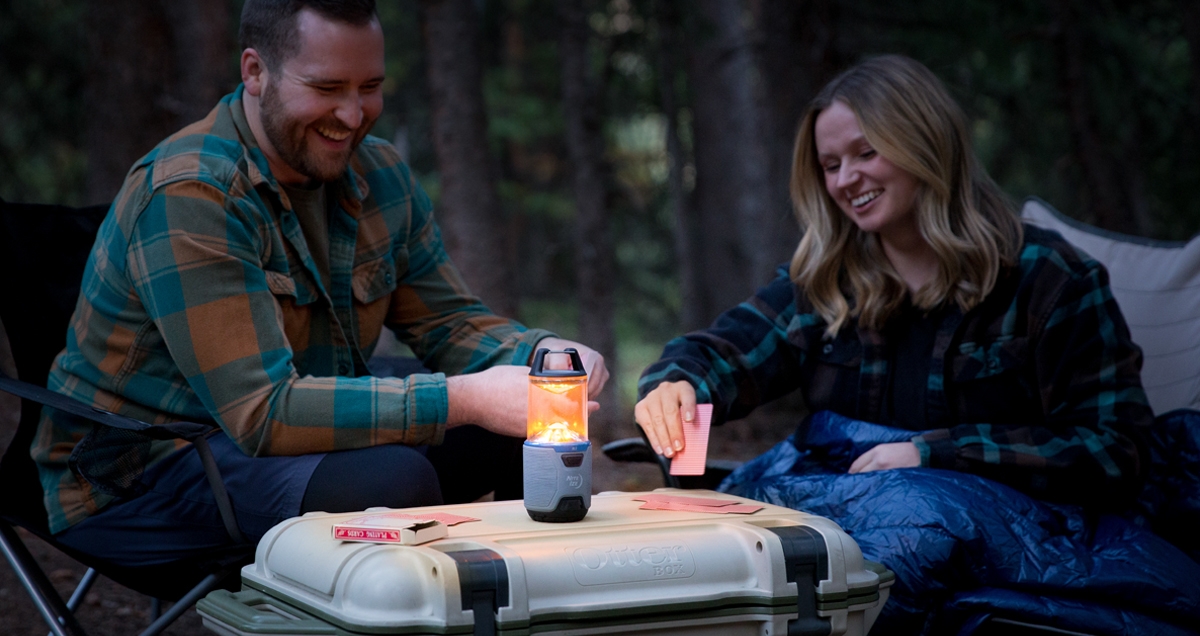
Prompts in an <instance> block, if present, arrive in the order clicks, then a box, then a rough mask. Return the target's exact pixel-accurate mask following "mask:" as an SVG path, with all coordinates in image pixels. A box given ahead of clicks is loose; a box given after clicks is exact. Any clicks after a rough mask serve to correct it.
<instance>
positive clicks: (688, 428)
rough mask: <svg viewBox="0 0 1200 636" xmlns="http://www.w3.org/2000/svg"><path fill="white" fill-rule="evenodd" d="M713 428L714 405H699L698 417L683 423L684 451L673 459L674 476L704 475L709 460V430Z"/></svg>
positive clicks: (677, 453)
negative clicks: (705, 465)
mask: <svg viewBox="0 0 1200 636" xmlns="http://www.w3.org/2000/svg"><path fill="white" fill-rule="evenodd" d="M711 426H712V405H711V404H697V405H696V416H695V417H694V418H692V421H691V422H684V423H683V450H681V451H677V452H676V453H675V457H673V458H672V459H671V474H672V475H703V474H704V462H705V461H706V460H707V459H708V429H709V428H710V427H711Z"/></svg>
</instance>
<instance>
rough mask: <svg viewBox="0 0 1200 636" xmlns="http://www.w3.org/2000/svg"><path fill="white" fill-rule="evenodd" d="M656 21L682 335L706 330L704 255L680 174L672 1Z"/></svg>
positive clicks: (676, 27) (661, 6) (659, 9)
mask: <svg viewBox="0 0 1200 636" xmlns="http://www.w3.org/2000/svg"><path fill="white" fill-rule="evenodd" d="M655 18H656V20H657V22H658V89H659V95H660V99H661V100H662V111H663V113H664V115H665V116H666V120H667V122H666V123H667V125H666V146H667V162H668V163H667V189H668V193H669V196H670V199H671V210H672V216H673V217H674V219H675V237H674V238H675V240H674V244H675V260H676V262H677V263H678V269H679V288H680V295H681V296H682V302H681V303H680V308H681V315H680V321H681V322H682V323H683V328H684V330H685V331H694V330H696V329H703V328H704V327H705V326H707V323H706V322H705V317H706V316H707V309H706V308H705V305H704V291H703V289H702V288H701V287H700V272H701V271H702V270H703V266H704V263H703V258H702V257H703V254H701V253H700V251H699V250H698V249H697V246H698V245H699V234H700V221H699V219H698V218H696V214H695V209H694V208H693V206H691V205H690V203H691V201H690V200H689V199H688V192H687V187H686V184H685V183H684V174H683V170H684V166H686V165H687V164H688V163H689V161H688V156H687V153H686V151H685V150H684V148H683V144H682V142H681V141H680V139H679V101H678V98H677V95H676V89H675V81H676V79H677V76H678V73H679V59H678V57H677V53H678V51H679V49H680V46H681V45H682V38H681V37H680V23H681V18H680V15H679V7H678V5H677V4H676V2H675V0H659V1H658V2H657V3H656V6H655Z"/></svg>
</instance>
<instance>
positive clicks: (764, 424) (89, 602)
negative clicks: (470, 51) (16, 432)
mask: <svg viewBox="0 0 1200 636" xmlns="http://www.w3.org/2000/svg"><path fill="white" fill-rule="evenodd" d="M0 406H2V405H0ZM791 408H794V407H791ZM798 417H799V416H798V415H797V414H796V411H794V410H790V407H789V406H788V405H786V404H785V405H784V406H781V407H777V408H771V409H760V412H759V413H756V414H754V415H753V416H752V417H751V418H747V419H746V420H743V421H741V422H735V423H731V424H730V425H729V426H722V427H715V428H714V429H713V431H712V434H711V436H710V438H709V448H710V456H712V457H720V458H722V459H736V460H747V459H750V458H753V457H755V456H756V455H758V454H759V453H761V452H762V451H764V450H766V449H767V448H770V447H771V446H772V445H774V443H775V442H777V441H779V440H781V439H783V438H784V437H786V436H787V435H788V434H789V433H790V432H791V430H792V429H793V428H794V427H795V424H796V422H798V421H799V420H798ZM0 419H3V418H0ZM633 426H634V425H633V424H629V425H628V427H622V428H621V429H620V430H618V431H615V432H616V433H618V435H612V436H611V437H618V436H620V435H631V434H633V431H634V429H633ZM626 428H627V429H628V430H625V429H626ZM11 434H12V432H11V430H5V431H0V444H3V446H0V448H4V447H7V444H8V437H9V436H10V435H11ZM594 441H595V442H597V444H598V445H599V444H603V443H604V442H607V441H611V440H610V439H596V440H594ZM593 462H594V463H593V475H592V479H593V482H592V483H593V490H594V491H595V492H603V491H607V490H620V491H626V492H636V491H645V490H653V489H655V488H658V487H661V486H662V478H661V476H660V475H659V472H658V469H657V468H656V467H654V466H651V465H649V464H618V463H616V462H613V461H612V460H610V459H608V458H607V457H605V456H604V455H603V453H597V454H596V455H595V457H594V458H593ZM22 536H23V537H24V538H25V539H26V542H27V544H28V545H29V547H30V551H31V552H32V553H33V554H34V556H35V558H37V560H38V562H39V563H40V564H41V565H42V568H43V569H44V570H45V572H46V573H47V574H48V575H49V577H50V579H51V581H53V582H54V584H55V586H56V587H57V588H58V590H59V593H60V594H62V595H63V598H67V597H68V596H70V594H71V590H73V589H74V587H75V584H76V583H78V582H79V580H80V578H81V577H82V576H83V574H84V570H85V568H84V567H83V566H81V565H79V564H78V563H76V562H75V561H73V560H72V559H70V558H69V557H67V556H65V555H63V554H62V553H61V552H59V551H58V550H56V549H54V548H52V547H50V546H49V545H47V544H46V543H44V542H42V541H39V540H38V539H36V538H35V537H32V536H31V535H29V534H27V533H24V532H23V531H22ZM77 617H78V618H79V622H80V623H81V625H82V626H83V628H84V630H86V631H87V633H88V634H89V636H126V635H128V634H136V633H138V632H140V631H141V630H143V629H145V627H146V626H147V625H149V623H150V600H149V598H147V597H145V596H142V595H140V594H138V593H137V592H134V591H132V590H130V589H128V588H125V587H122V586H121V585H118V584H116V583H114V582H112V581H110V580H109V579H107V578H105V577H103V576H101V577H99V579H98V580H97V582H96V584H95V586H93V588H92V591H91V592H89V593H88V595H87V596H86V597H85V598H84V602H83V606H82V608H80V610H79V611H78V612H77ZM46 633H47V628H46V625H45V623H44V622H43V621H42V618H41V616H40V615H39V614H38V613H37V610H36V609H35V608H34V606H33V603H32V602H30V600H29V598H28V596H27V595H26V593H25V590H24V588H22V587H21V584H20V582H19V581H18V580H17V578H16V576H15V575H14V573H13V571H12V568H11V567H9V566H8V563H7V562H4V563H0V634H3V635H4V636H45V635H46ZM165 634H166V635H168V636H211V635H212V634H213V632H211V631H209V630H208V629H207V628H205V627H204V626H203V625H202V623H201V619H200V616H199V614H197V613H196V609H195V608H192V609H190V610H188V612H187V613H185V614H184V615H183V617H182V618H181V619H180V620H179V621H177V622H176V623H175V624H173V625H172V626H171V627H170V628H168V629H167V631H166V632H165Z"/></svg>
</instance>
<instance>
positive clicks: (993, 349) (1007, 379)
mask: <svg viewBox="0 0 1200 636" xmlns="http://www.w3.org/2000/svg"><path fill="white" fill-rule="evenodd" d="M1029 346H1030V341H1029V339H1028V338H1026V337H1013V336H1001V337H1000V338H997V339H995V340H991V341H986V342H964V343H962V344H960V345H959V347H958V355H957V356H955V358H954V361H953V363H952V364H951V371H952V373H953V376H952V377H953V383H954V390H953V393H954V394H955V402H956V403H957V410H958V412H959V414H960V417H961V419H962V420H963V421H967V422H994V423H1006V422H1022V421H1025V422H1028V421H1034V419H1036V418H1038V417H1040V415H1039V414H1040V412H1041V408H1040V407H1039V406H1038V404H1037V396H1038V391H1037V387H1035V386H1033V384H1032V381H1031V379H1030V374H1029V373H1027V371H1028V368H1029V367H1028V364H1027V363H1028V361H1029V358H1030V351H1029Z"/></svg>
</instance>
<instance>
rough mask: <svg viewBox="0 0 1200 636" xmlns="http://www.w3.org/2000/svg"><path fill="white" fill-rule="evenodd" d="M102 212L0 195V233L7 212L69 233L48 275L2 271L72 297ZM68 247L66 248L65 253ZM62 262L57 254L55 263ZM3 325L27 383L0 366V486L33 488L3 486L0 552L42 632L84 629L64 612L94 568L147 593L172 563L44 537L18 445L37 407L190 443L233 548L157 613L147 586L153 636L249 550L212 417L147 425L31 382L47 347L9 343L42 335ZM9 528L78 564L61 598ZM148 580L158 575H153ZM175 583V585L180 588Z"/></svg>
mask: <svg viewBox="0 0 1200 636" xmlns="http://www.w3.org/2000/svg"><path fill="white" fill-rule="evenodd" d="M106 210H107V206H103V207H101V206H95V207H92V208H88V209H75V208H67V207H63V206H53V205H31V204H11V203H7V202H4V201H3V200H0V229H4V230H6V232H9V233H13V235H14V236H16V233H17V232H16V230H14V227H15V226H17V223H15V222H13V219H18V218H19V219H37V220H38V221H40V222H42V223H43V224H44V225H43V227H41V228H35V229H33V230H31V231H33V232H35V233H36V234H39V235H45V236H43V237H42V238H45V239H46V240H47V241H48V240H49V236H53V237H54V238H55V239H56V240H57V239H59V237H60V235H62V236H66V235H70V238H71V239H72V242H71V243H70V244H69V246H68V249H67V252H70V253H68V254H65V255H64V254H55V256H54V257H53V258H54V259H55V263H54V264H55V268H53V270H50V271H49V272H48V273H47V271H37V267H36V266H27V265H28V264H25V263H20V262H17V263H16V264H15V265H14V263H12V262H9V263H8V266H9V267H7V268H5V269H6V271H5V272H4V274H5V275H6V276H11V277H13V278H14V279H17V280H21V281H39V280H49V279H48V278H47V276H57V277H59V279H58V280H55V282H56V283H64V284H66V285H67V287H65V289H67V290H68V291H69V292H71V294H72V295H74V296H77V295H78V289H79V284H80V279H81V278H82V271H83V259H82V258H81V257H82V256H83V255H84V254H83V250H84V249H85V248H86V247H87V246H88V245H90V243H91V241H92V240H93V239H94V233H95V231H96V228H97V227H98V226H99V222H100V219H101V218H103V217H104V213H105V211H106ZM55 215H57V216H55ZM60 221H61V225H55V223H56V222H60ZM39 230H40V232H39ZM52 232H53V233H52ZM20 238H21V240H33V241H36V240H37V238H38V236H34V237H32V238H31V237H20ZM72 250H74V251H73V252H72ZM62 256H65V258H59V257H62ZM63 261H67V262H66V263H63ZM67 277H70V278H71V280H67ZM70 284H73V285H74V287H73V288H72V287H70V286H69V285H70ZM0 300H5V301H6V302H4V303H0V305H3V306H0V310H4V311H0V320H3V319H4V318H5V317H12V316H13V314H14V312H15V311H16V309H14V308H13V307H12V303H11V302H9V301H11V299H0ZM5 311H7V312H8V314H7V315H3V314H5ZM66 311H69V308H67V307H64V306H63V305H62V304H61V303H60V304H59V306H56V307H50V308H47V311H45V312H44V313H45V317H44V319H45V320H47V321H49V323H50V325H49V327H48V328H49V330H50V331H54V330H57V329H58V328H59V325H56V324H54V323H58V322H61V321H64V320H65V318H66V317H65V315H64V314H65V312H66ZM41 319H43V316H39V320H41ZM3 324H4V325H5V329H6V331H7V335H8V337H9V339H10V342H11V343H13V349H14V351H13V357H14V362H15V363H16V366H17V371H18V373H20V374H22V376H23V377H27V379H28V380H31V381H22V380H17V379H14V378H12V377H10V376H8V375H7V374H5V373H4V372H3V371H0V391H3V392H6V393H10V394H13V395H16V396H18V397H20V398H21V409H20V414H21V418H20V424H19V425H18V428H17V431H16V435H15V436H14V438H13V441H12V442H11V443H10V444H9V445H8V447H7V448H5V449H3V458H2V459H0V476H3V480H4V482H5V483H6V484H10V485H11V486H12V487H14V488H18V489H29V490H32V489H35V488H36V489H37V492H36V493H34V492H24V491H23V490H22V491H19V492H17V493H15V494H14V493H10V494H9V496H7V497H6V498H5V499H4V500H3V502H2V503H0V551H2V552H3V553H4V557H5V559H6V560H7V561H8V563H9V565H10V566H11V567H12V569H13V571H14V573H15V574H16V576H17V578H18V579H19V580H20V582H21V585H22V586H23V587H24V588H25V591H26V592H27V593H28V595H29V597H30V599H31V601H32V602H33V604H34V606H35V607H36V608H37V610H38V613H39V614H40V615H41V616H42V618H43V619H44V620H45V622H46V624H47V626H48V627H49V629H50V633H51V634H53V635H54V636H86V632H85V631H84V629H83V627H82V625H80V623H79V621H78V620H77V619H76V617H75V614H74V612H75V610H76V609H77V608H78V607H79V605H80V604H81V602H82V601H83V598H84V597H85V596H86V594H87V592H88V591H89V590H90V589H91V587H92V585H93V583H94V582H95V581H96V578H97V577H98V576H99V575H100V574H105V575H106V576H108V577H109V578H112V579H113V580H115V581H116V582H118V583H122V584H124V585H127V586H130V587H133V588H134V589H138V588H141V590H140V591H142V592H143V593H147V592H148V591H149V590H151V589H152V588H153V587H156V586H155V585H154V581H155V580H156V579H155V578H154V577H156V576H157V577H163V576H168V573H169V572H171V571H172V570H171V566H172V565H174V564H169V565H167V566H161V567H153V568H129V567H125V566H119V565H115V564H111V563H108V562H106V561H103V560H101V559H96V558H94V557H90V556H89V555H87V554H83V553H80V552H79V551H77V550H72V549H70V548H68V547H67V546H64V545H61V544H60V543H58V542H57V541H56V540H55V539H54V536H53V535H51V534H50V532H49V529H48V527H47V521H46V512H45V510H44V509H43V508H41V507H40V505H30V503H29V502H31V501H34V500H36V501H37V502H40V501H41V498H42V492H41V489H40V482H39V481H38V479H37V475H36V465H34V464H33V462H32V460H31V458H30V457H29V450H28V448H23V446H25V445H26V444H27V443H28V441H29V440H30V439H32V437H33V433H34V429H35V428H36V426H37V422H38V419H39V418H38V415H39V414H40V412H41V409H42V407H44V406H48V407H51V408H55V409H58V410H59V411H64V412H66V413H68V414H70V415H71V416H74V417H78V418H82V419H84V420H87V421H90V422H91V423H92V424H93V426H94V427H111V428H115V429H121V430H124V431H134V432H136V433H137V434H140V435H143V436H145V437H148V438H150V439H159V440H162V439H183V440H186V441H189V442H192V444H193V445H194V446H195V447H196V450H197V452H198V453H199V455H200V459H201V462H202V464H203V466H204V469H205V474H206V477H207V479H208V482H209V486H210V487H211V489H212V492H213V496H214V498H215V500H216V503H217V507H218V509H219V511H220V514H221V518H222V521H223V522H224V525H225V529H226V532H227V533H228V534H229V536H230V539H231V540H232V541H233V543H234V544H235V545H237V546H240V547H239V549H238V550H237V551H236V553H235V554H234V555H232V556H230V557H229V558H223V559H218V560H216V561H217V564H216V565H214V566H213V567H209V568H205V571H206V572H207V573H206V574H205V575H204V576H202V577H201V580H200V581H199V582H198V583H196V584H195V585H194V586H193V587H191V588H190V589H189V590H186V591H183V592H182V594H180V595H179V598H178V600H177V601H176V602H175V604H174V605H173V606H172V607H171V608H170V609H169V610H167V611H166V612H161V611H160V610H161V601H160V599H158V598H157V597H156V596H154V594H152V593H150V594H148V595H150V596H151V598H152V599H153V601H152V609H151V616H152V618H151V624H150V625H149V626H148V627H147V628H146V629H145V630H143V631H142V632H141V635H142V636H155V635H157V634H160V633H161V632H162V631H163V630H165V629H166V628H167V627H168V626H169V625H171V623H173V622H174V621H175V620H176V619H178V618H179V617H180V616H181V615H183V613H184V612H186V611H187V610H188V609H189V608H190V607H191V606H192V605H194V604H195V603H196V601H198V600H199V599H200V598H202V597H203V596H204V595H206V594H208V593H209V592H210V591H212V590H214V589H216V588H218V587H220V586H221V585H222V584H223V583H224V582H225V581H226V580H227V579H228V578H229V577H230V576H231V575H233V574H236V572H237V571H238V569H239V568H240V565H241V563H242V562H244V561H247V560H249V557H251V556H252V551H253V545H251V544H249V543H248V542H247V541H246V540H245V538H244V537H243V536H242V535H241V532H240V531H239V529H238V525H237V520H236V517H235V515H234V511H233V506H232V504H231V502H230V499H229V494H228V492H227V491H226V489H225V485H224V482H223V481H222V479H221V475H220V472H219V471H218V469H217V465H216V461H215V459H214V458H213V456H212V450H211V448H210V447H209V444H208V440H207V438H206V436H207V435H208V434H210V433H212V432H213V431H215V430H217V429H216V428H215V426H214V425H212V424H201V423H193V422H175V423H170V424H161V425H151V424H148V423H146V422H142V421H140V420H136V419H133V418H129V417H126V416H123V415H119V414H116V413H110V412H107V411H104V410H102V409H97V408H95V407H93V406H92V405H91V404H86V403H83V402H80V401H78V400H74V399H71V398H68V397H67V396H65V395H61V394H58V393H55V392H53V391H50V390H47V389H46V388H44V387H43V386H40V384H38V383H41V382H43V381H44V378H45V372H46V367H48V365H49V360H48V359H45V358H46V357H47V354H46V350H47V347H29V346H24V347H23V348H22V351H21V352H18V351H17V349H18V347H17V343H20V344H21V345H30V344H36V345H41V344H45V343H30V342H28V341H27V340H22V337H23V336H27V334H22V333H20V331H21V330H20V328H19V327H17V328H14V327H15V326H14V325H11V324H9V322H8V321H5V322H4V323H3ZM61 333H63V334H65V333H66V326H65V324H62V325H61ZM37 349H40V350H37ZM35 382H36V383H35ZM22 497H24V501H19V499H21V498H22ZM17 528H24V529H25V530H26V531H28V532H30V533H31V534H33V535H35V536H37V537H38V538H40V539H41V540H43V541H45V542H47V543H48V544H50V545H51V546H53V547H55V548H56V549H58V550H60V551H61V552H63V553H64V554H66V555H67V556H69V557H71V558H72V559H74V560H76V561H78V562H80V563H82V564H84V565H86V566H88V568H89V569H88V570H87V572H86V573H85V574H84V576H83V577H82V579H81V580H80V582H79V584H78V585H77V587H76V588H75V590H74V592H73V593H72V594H71V597H70V598H69V599H68V600H66V601H64V600H63V599H62V597H61V596H59V594H58V591H57V590H56V589H55V588H54V585H53V584H52V583H51V581H50V579H49V577H48V576H47V575H46V573H45V571H44V570H43V569H42V566H41V565H40V564H39V563H38V562H37V559H36V558H35V557H34V556H33V554H32V553H31V552H30V551H29V547H28V546H27V545H26V544H25V541H24V540H23V539H22V538H21V536H20V534H19V533H18V531H17ZM243 553H244V554H243ZM189 565H192V564H189ZM196 575H197V576H199V573H196ZM157 580H163V579H161V578H159V579H157ZM164 582H165V581H164ZM180 589H182V586H181V587H180ZM172 596H174V594H172Z"/></svg>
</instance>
